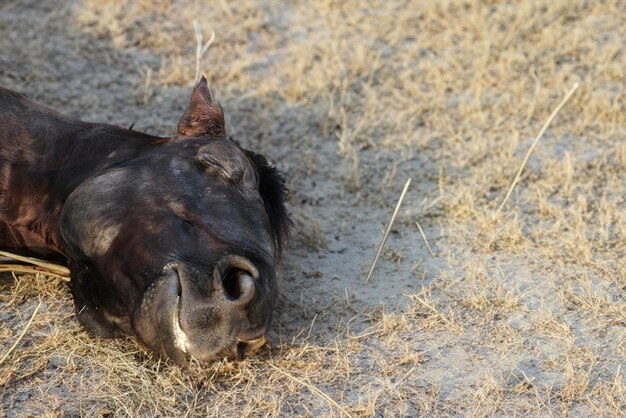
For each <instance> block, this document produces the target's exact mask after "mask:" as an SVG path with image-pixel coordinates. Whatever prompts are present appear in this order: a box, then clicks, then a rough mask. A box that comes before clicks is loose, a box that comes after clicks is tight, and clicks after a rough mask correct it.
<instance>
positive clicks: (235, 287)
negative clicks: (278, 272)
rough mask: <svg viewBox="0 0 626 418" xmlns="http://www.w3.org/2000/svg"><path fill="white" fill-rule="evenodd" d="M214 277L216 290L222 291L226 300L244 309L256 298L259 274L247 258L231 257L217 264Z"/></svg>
mask: <svg viewBox="0 0 626 418" xmlns="http://www.w3.org/2000/svg"><path fill="white" fill-rule="evenodd" d="M214 277H215V282H214V283H215V285H216V288H218V289H219V288H221V289H222V291H223V292H224V296H225V297H226V299H228V300H229V301H231V302H233V303H235V304H236V305H239V306H241V307H243V306H245V305H247V304H248V303H249V302H250V301H251V300H252V298H253V296H254V293H255V291H256V285H255V281H256V280H257V279H258V278H259V272H258V270H257V269H256V267H255V266H254V264H252V262H251V261H250V260H248V259H247V258H245V257H241V256H237V255H229V256H226V257H224V258H223V259H221V260H220V261H219V262H218V263H217V266H216V267H215V276H214Z"/></svg>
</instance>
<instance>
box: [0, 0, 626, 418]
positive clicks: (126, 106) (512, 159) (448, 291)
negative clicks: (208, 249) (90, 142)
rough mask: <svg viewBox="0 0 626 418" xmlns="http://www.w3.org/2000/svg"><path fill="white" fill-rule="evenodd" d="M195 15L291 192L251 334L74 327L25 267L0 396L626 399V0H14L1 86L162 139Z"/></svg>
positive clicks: (413, 406) (135, 406)
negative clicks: (166, 338)
mask: <svg viewBox="0 0 626 418" xmlns="http://www.w3.org/2000/svg"><path fill="white" fill-rule="evenodd" d="M194 19H198V20H199V22H200V26H201V28H202V33H204V34H210V33H211V32H212V31H215V33H216V39H215V42H214V43H213V44H212V45H211V47H210V48H209V50H208V51H207V52H206V54H205V55H204V57H203V59H202V63H203V66H204V68H203V72H205V73H206V74H207V76H208V77H209V81H210V83H211V84H212V89H213V92H214V94H215V96H216V98H217V99H218V101H220V102H221V103H222V104H223V106H224V109H225V113H226V117H227V124H228V129H229V134H231V135H233V136H234V137H236V138H237V139H238V140H240V141H241V142H242V143H243V144H244V145H246V146H249V147H251V148H253V149H255V150H258V151H261V152H264V153H267V154H268V155H269V156H270V157H271V158H272V159H274V160H275V161H276V162H277V164H278V165H279V166H280V167H282V168H284V169H285V170H286V171H287V174H288V177H289V185H290V188H291V189H292V190H293V192H292V194H291V197H290V202H289V204H290V208H291V211H292V212H293V213H294V217H295V219H296V224H297V229H298V230H297V231H296V233H295V235H294V240H293V242H292V244H291V247H290V249H289V252H288V254H287V255H286V259H285V274H284V282H283V284H282V295H281V298H280V303H279V304H280V313H279V314H278V315H277V318H276V322H275V329H274V332H273V334H272V335H271V336H270V344H269V347H267V348H266V349H265V350H264V351H262V352H261V353H260V355H258V356H256V357H254V358H252V359H249V360H246V361H243V362H239V363H223V362H218V363H215V364H210V365H204V366H200V365H193V366H192V367H191V368H190V369H188V370H180V369H178V368H176V367H172V366H170V365H168V364H163V363H161V362H159V361H158V360H156V359H153V358H151V357H150V356H148V355H146V354H145V353H143V352H142V351H141V350H140V349H139V348H138V347H137V346H136V345H135V344H134V343H133V342H132V341H123V340H122V341H102V340H95V339H93V338H91V337H89V336H88V335H86V334H85V332H84V331H83V330H82V329H81V328H80V327H79V326H78V324H77V322H76V321H75V319H74V314H73V311H72V302H71V298H70V295H69V293H68V291H67V289H66V285H65V284H63V283H61V282H59V281H58V280H53V279H47V278H46V277H44V276H38V277H34V276H23V277H20V278H19V280H17V281H11V282H10V283H9V284H5V285H3V287H2V291H1V292H0V323H1V324H2V326H1V328H0V356H1V355H2V354H4V353H5V352H7V350H9V348H10V347H11V346H12V345H13V344H14V343H15V342H16V341H17V339H18V338H19V336H20V333H21V332H22V331H23V330H24V328H25V326H26V324H27V323H28V320H29V319H30V318H31V316H32V315H33V312H34V309H35V307H36V306H37V302H38V300H41V301H42V305H41V309H40V311H39V312H38V313H37V315H36V316H34V319H33V322H32V324H31V325H30V327H28V329H27V331H26V333H25V335H24V337H23V339H22V340H21V341H20V342H19V344H18V345H17V346H16V348H15V350H13V351H12V352H11V354H10V356H8V357H7V359H6V360H5V362H4V363H3V364H2V365H0V396H1V399H2V403H1V405H2V407H3V408H4V411H5V413H6V414H7V415H9V416H14V415H15V416H19V415H48V416H61V415H69V416H82V415H88V416H102V415H116V416H117V415H127V416H137V415H150V416H153V415H160V416H179V415H188V416H206V415H213V416H286V415H296V416H320V415H321V416H340V415H341V414H342V412H341V410H340V409H339V408H337V406H336V405H338V406H340V407H341V408H343V409H345V411H346V412H347V413H348V414H350V415H352V416H418V415H435V416H439V415H470V416H493V415H500V416H501V415H507V416H509V415H523V416H539V415H541V416H546V415H575V416H615V417H617V416H623V415H624V414H626V383H625V382H626V380H625V377H624V374H625V371H624V359H625V358H626V297H625V295H626V261H625V260H626V215H625V214H626V211H625V208H626V145H624V141H623V139H624V136H625V134H626V89H625V87H624V86H625V85H626V76H624V68H626V50H625V49H624V45H626V26H625V25H624V21H625V20H626V4H625V3H624V2H623V1H619V0H605V1H599V0H589V1H575V0H553V1H549V0H533V1H523V2H512V1H487V0H485V1H478V0H476V1H475V0H465V1H464V0H458V1H457V0H454V1H452V0H446V1H437V2H431V1H406V2H404V1H403V2H382V1H381V2H369V3H367V4H366V3H363V2H354V1H347V2H333V1H320V2H303V3H293V2H288V3H284V2H257V1H253V0H243V1H238V2H232V3H231V2H228V1H218V2H214V3H211V4H206V3H204V2H195V1H191V0H190V1H182V2H173V1H167V0H163V1H157V0H141V1H130V0H108V1H105V2H102V1H95V0H93V1H92V0H83V1H80V0H74V1H72V2H69V4H68V5H67V6H64V7H59V6H58V4H57V3H56V2H37V4H28V5H27V4H26V2H25V1H22V0H18V1H13V2H9V3H6V4H5V5H0V33H1V34H2V35H3V36H2V37H0V46H1V47H2V50H3V53H2V54H0V84H2V85H4V86H8V87H12V88H15V89H18V90H21V91H23V92H25V93H27V94H28V95H30V96H31V97H34V98H36V99H37V100H39V101H42V102H44V103H48V104H50V105H52V106H54V107H56V108H57V109H59V110H63V111H66V112H69V113H72V114H75V115H81V116H83V117H85V118H89V119H92V120H99V121H106V122H115V123H119V124H130V123H135V129H140V130H149V131H150V132H156V133H160V134H169V133H171V132H172V131H173V129H174V128H175V125H176V121H177V117H178V115H179V114H180V113H181V111H182V108H183V106H184V105H185V103H186V101H187V95H188V93H189V88H190V85H191V84H192V82H193V77H194V71H195V55H194V53H195V39H194V31H193V24H192V22H193V21H194ZM34 28H37V30H35V29H34ZM574 83H578V85H579V86H580V87H579V88H578V90H577V91H576V92H575V94H574V95H573V96H572V97H571V99H570V100H569V101H568V103H567V105H566V106H565V107H564V108H563V109H562V110H561V112H560V113H559V115H558V117H557V118H555V119H554V120H553V121H552V123H551V124H550V126H549V127H548V129H547V130H546V131H545V134H544V135H543V137H542V138H541V142H540V143H539V144H538V145H537V147H536V149H535V150H534V152H533V154H532V156H531V157H530V158H529V159H528V164H527V165H526V166H525V169H524V171H523V172H522V174H521V177H520V179H519V183H518V184H517V185H516V187H515V189H514V190H513V193H512V194H511V196H510V199H509V200H508V202H507V206H506V211H503V212H500V213H498V214H497V215H495V216H494V212H495V211H496V209H497V207H498V205H499V204H500V203H501V202H502V199H503V197H504V195H505V194H506V192H507V188H508V187H509V186H510V184H511V179H512V178H513V177H514V176H515V171H516V169H517V168H518V167H520V164H521V163H522V160H523V158H524V153H525V152H526V151H527V150H528V149H529V147H530V146H531V143H532V141H533V138H535V136H536V135H537V132H539V130H540V128H541V126H542V124H543V123H544V122H545V121H546V120H547V119H548V117H549V115H550V113H551V112H552V110H553V109H554V108H555V106H556V105H557V103H558V102H559V100H561V99H562V98H563V97H564V96H565V94H566V92H567V90H568V89H569V88H570V87H571V86H572V85H574ZM409 177H410V178H412V179H413V182H412V186H411V190H410V191H409V192H408V193H407V195H406V198H405V200H404V202H403V204H402V208H401V210H400V211H399V213H398V216H397V219H396V222H395V223H394V226H393V227H392V228H391V230H390V232H389V239H388V243H387V245H386V247H385V251H383V254H382V257H381V258H380V259H379V261H378V263H377V265H376V274H374V275H373V276H372V279H371V280H370V281H369V283H368V284H367V285H364V283H363V277H364V275H365V274H366V273H367V269H368V268H369V267H370V266H371V262H372V255H373V254H374V252H375V250H376V248H377V245H378V244H379V243H380V237H381V236H383V232H384V231H385V228H386V227H387V224H388V217H389V214H390V213H391V212H392V210H393V207H394V204H395V203H396V202H397V199H398V196H399V195H400V191H401V188H402V184H403V182H404V181H405V179H406V178H409ZM417 221H419V225H421V227H422V228H418V227H417V225H416V222H417ZM420 229H423V231H422V232H423V234H424V236H427V237H428V241H429V243H430V245H432V250H433V253H434V254H435V255H436V256H435V257H433V256H431V255H430V253H429V252H428V251H427V250H428V248H426V246H425V245H424V242H423V240H422V234H421V233H420ZM285 373H286V374H285ZM303 383H305V384H303ZM320 393H323V394H325V395H327V396H329V397H330V398H331V399H332V402H331V401H329V400H328V399H325V398H324V397H323V396H321V395H320ZM335 403H336V405H335Z"/></svg>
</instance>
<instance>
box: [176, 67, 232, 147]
mask: <svg viewBox="0 0 626 418" xmlns="http://www.w3.org/2000/svg"><path fill="white" fill-rule="evenodd" d="M177 136H193V137H201V136H210V137H224V136H226V128H225V126H224V112H223V111H222V107H221V106H219V105H216V104H214V103H213V96H211V90H209V86H208V85H207V81H206V78H205V77H204V76H202V78H201V79H200V81H199V82H198V84H197V85H196V87H195V88H194V89H193V93H192V94H191V99H190V100H189V105H188V106H187V109H186V110H185V113H184V114H183V116H182V117H181V118H180V121H179V122H178V132H177Z"/></svg>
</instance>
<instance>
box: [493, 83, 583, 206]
mask: <svg viewBox="0 0 626 418" xmlns="http://www.w3.org/2000/svg"><path fill="white" fill-rule="evenodd" d="M577 88H578V83H574V85H573V86H572V88H571V89H570V91H568V92H567V94H566V95H565V97H564V98H563V99H562V100H561V102H560V103H559V104H558V106H557V107H556V108H555V109H554V110H553V111H552V114H551V115H550V117H548V119H547V120H546V122H545V123H544V124H543V126H542V128H541V130H540V131H539V134H538V135H537V137H536V138H535V140H534V141H533V143H532V144H531V146H530V148H529V149H528V152H526V156H525V157H524V160H523V161H522V164H521V165H520V167H519V170H517V174H516V175H515V178H514V179H513V182H512V183H511V186H510V187H509V191H508V192H507V193H506V196H504V200H502V203H500V206H498V210H496V214H497V213H500V211H501V210H502V208H503V207H504V205H505V204H506V202H507V201H508V200H509V197H510V196H511V193H513V189H514V188H515V186H516V185H517V182H519V179H520V177H521V176H522V171H524V167H526V164H527V163H528V159H529V158H530V155H531V154H532V152H533V150H534V149H535V146H537V143H538V142H539V140H540V139H541V137H542V136H543V134H544V132H545V131H546V129H548V126H549V125H550V123H551V122H552V120H553V119H554V118H555V117H556V115H557V114H558V113H559V112H560V111H561V109H562V108H563V106H565V103H567V101H568V100H569V98H570V97H572V94H574V92H575V91H576V89H577Z"/></svg>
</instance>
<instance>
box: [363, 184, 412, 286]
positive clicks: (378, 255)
mask: <svg viewBox="0 0 626 418" xmlns="http://www.w3.org/2000/svg"><path fill="white" fill-rule="evenodd" d="M410 184H411V179H410V178H409V179H408V180H407V181H406V183H405V185H404V189H402V193H401V194H400V198H399V199H398V203H397V204H396V208H395V209H394V211H393V215H391V220H390V221H389V225H388V226H387V230H386V231H385V235H383V240H382V242H381V243H380V247H378V252H377V253H376V257H374V262H373V263H372V267H370V271H369V273H367V279H365V283H367V282H369V281H370V277H372V273H373V272H374V267H376V263H377V262H378V258H379V257H380V253H381V252H382V251H383V247H384V246H385V243H386V242H387V238H388V237H389V231H391V227H392V226H393V222H394V221H395V220H396V215H398V210H399V209H400V205H401V204H402V201H403V200H404V196H405V195H406V192H407V190H409V185H410Z"/></svg>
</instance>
